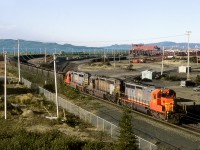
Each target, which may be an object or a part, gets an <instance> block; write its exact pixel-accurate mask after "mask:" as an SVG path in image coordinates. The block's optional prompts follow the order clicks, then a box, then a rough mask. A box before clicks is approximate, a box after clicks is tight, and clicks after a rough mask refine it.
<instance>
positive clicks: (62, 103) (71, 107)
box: [22, 78, 157, 150]
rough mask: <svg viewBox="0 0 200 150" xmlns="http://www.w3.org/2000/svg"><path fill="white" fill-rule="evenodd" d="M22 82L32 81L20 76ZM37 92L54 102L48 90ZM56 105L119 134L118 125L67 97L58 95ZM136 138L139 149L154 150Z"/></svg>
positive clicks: (101, 127)
mask: <svg viewBox="0 0 200 150" xmlns="http://www.w3.org/2000/svg"><path fill="white" fill-rule="evenodd" d="M22 82H23V83H24V85H25V86H27V87H28V88H31V85H32V83H31V82H30V81H28V80H26V79H24V78H22ZM39 93H40V94H44V96H45V97H46V98H47V100H50V101H52V102H54V103H56V102H55V94H54V93H51V92H49V91H48V90H46V89H44V88H42V87H39ZM58 105H59V106H60V107H62V108H64V109H65V110H66V111H68V112H69V113H72V114H74V115H76V116H78V117H79V118H80V119H82V120H84V121H86V122H88V123H91V124H92V125H93V126H95V127H96V129H97V130H101V131H104V132H106V133H108V134H109V135H110V136H111V137H112V138H115V139H117V138H118V136H119V127H118V126H116V125H114V124H113V123H111V122H109V121H107V120H105V119H103V118H101V117H99V116H97V115H95V114H93V113H91V112H89V111H87V110H85V109H83V108H81V107H79V106H77V105H75V104H73V103H71V102H70V101H68V100H67V99H63V98H61V97H59V96H58ZM136 137H137V138H138V144H139V149H141V150H156V149H157V146H156V145H155V144H153V143H151V142H149V141H147V140H145V139H143V138H141V137H139V136H136Z"/></svg>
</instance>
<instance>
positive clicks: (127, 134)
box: [116, 111, 139, 150]
mask: <svg viewBox="0 0 200 150" xmlns="http://www.w3.org/2000/svg"><path fill="white" fill-rule="evenodd" d="M131 120H132V117H131V115H130V113H129V112H128V111H124V113H123V115H122V118H121V120H120V122H119V127H120V135H119V137H118V142H117V145H116V149H117V150H138V149H139V147H138V141H137V138H136V136H135V135H134V132H133V127H132V124H131Z"/></svg>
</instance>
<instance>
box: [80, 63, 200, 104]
mask: <svg viewBox="0 0 200 150" xmlns="http://www.w3.org/2000/svg"><path fill="white" fill-rule="evenodd" d="M101 64H102V63H100V62H97V63H92V64H88V63H86V64H81V65H79V66H78V69H79V71H83V72H90V73H91V74H96V75H102V76H109V77H115V78H120V79H125V78H126V77H129V76H136V75H141V71H144V70H149V69H153V70H155V71H157V72H160V70H161V62H154V63H138V64H133V66H132V71H130V70H128V69H127V67H128V65H129V64H128V62H127V61H121V62H116V63H115V68H114V63H113V62H111V65H101ZM181 65H187V62H186V61H185V60H180V61H173V60H165V61H164V72H166V73H167V74H171V75H177V76H181V77H186V76H187V75H186V73H178V67H179V66H181ZM190 65H191V66H192V72H191V73H190V78H191V79H195V78H196V76H197V75H198V74H199V73H200V65H199V66H198V65H197V64H196V63H190ZM153 84H155V85H159V86H162V87H165V88H170V89H173V90H175V91H176V94H177V97H181V98H184V99H190V100H192V101H195V102H197V103H200V99H199V96H200V92H195V91H193V90H192V88H191V87H181V86H180V81H175V82H174V81H173V82H172V81H165V80H153Z"/></svg>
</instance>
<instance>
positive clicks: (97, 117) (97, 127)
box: [97, 116, 99, 129]
mask: <svg viewBox="0 0 200 150" xmlns="http://www.w3.org/2000/svg"><path fill="white" fill-rule="evenodd" d="M98 124H99V117H98V116H97V129H98V127H99V126H98Z"/></svg>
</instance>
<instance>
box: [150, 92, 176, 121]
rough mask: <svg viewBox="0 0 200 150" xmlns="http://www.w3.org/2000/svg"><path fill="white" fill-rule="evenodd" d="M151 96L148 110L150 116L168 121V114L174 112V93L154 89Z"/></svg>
mask: <svg viewBox="0 0 200 150" xmlns="http://www.w3.org/2000/svg"><path fill="white" fill-rule="evenodd" d="M151 94H152V95H151V101H150V109H151V113H152V115H153V116H155V117H157V118H161V119H163V120H168V116H169V114H171V113H173V112H174V99H175V97H176V93H175V92H174V91H173V90H169V89H163V90H162V89H155V90H153V91H152V93H151Z"/></svg>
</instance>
